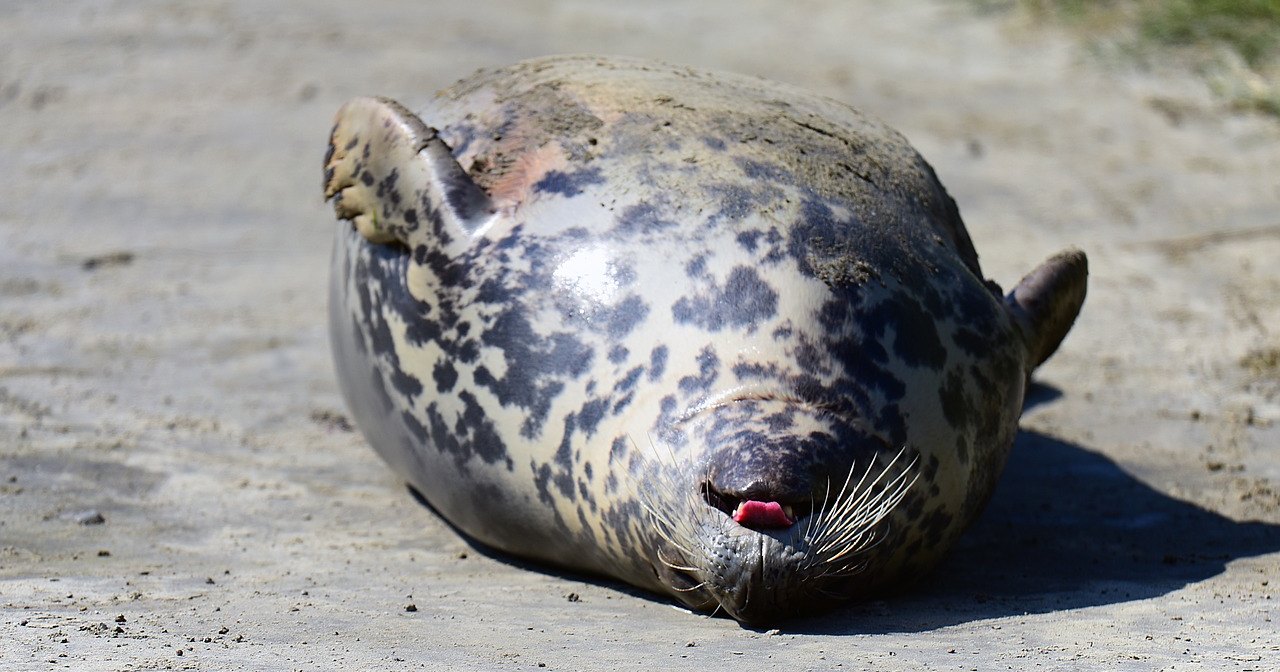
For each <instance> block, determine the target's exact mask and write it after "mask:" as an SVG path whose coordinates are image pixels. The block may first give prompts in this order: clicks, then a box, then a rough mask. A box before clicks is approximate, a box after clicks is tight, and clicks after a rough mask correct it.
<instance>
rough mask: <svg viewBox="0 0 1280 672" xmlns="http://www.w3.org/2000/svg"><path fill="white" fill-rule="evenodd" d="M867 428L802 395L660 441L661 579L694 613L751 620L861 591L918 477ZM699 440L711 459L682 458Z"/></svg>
mask: <svg viewBox="0 0 1280 672" xmlns="http://www.w3.org/2000/svg"><path fill="white" fill-rule="evenodd" d="M860 425H861V423H857V422H854V421H851V420H849V419H844V418H841V417H839V416H838V415H836V414H835V413H833V412H832V411H830V410H828V409H823V408H818V407H814V406H812V405H809V404H807V403H805V402H802V401H800V400H796V399H770V398H742V399H734V400H731V401H727V402H724V403H722V404H718V405H716V406H713V407H711V408H706V409H700V410H698V411H696V412H694V413H692V414H690V416H689V417H687V418H685V419H683V420H682V421H681V422H680V423H679V424H677V425H675V426H673V427H672V428H671V429H670V431H667V432H663V433H662V435H661V437H660V438H659V437H655V439H654V444H653V446H652V449H651V450H652V453H653V455H654V459H655V460H657V461H658V462H659V463H660V467H659V469H658V470H657V472H658V473H661V474H662V475H661V476H660V477H659V478H655V479H652V480H650V481H648V482H646V483H644V484H642V485H641V487H640V500H641V501H642V503H643V506H644V508H645V510H646V513H647V514H648V515H649V517H650V521H651V525H652V527H651V533H652V535H653V543H652V545H651V548H652V549H653V552H654V555H655V557H654V561H655V568H656V569H657V572H658V575H659V577H660V580H661V581H662V582H663V583H664V584H665V585H666V586H667V587H668V588H669V589H670V591H671V592H672V593H673V594H674V595H675V596H676V597H677V598H678V599H680V600H681V601H682V602H684V603H685V604H686V605H688V606H689V607H690V608H693V609H696V610H700V611H716V610H722V611H724V612H726V613H727V614H729V615H730V616H732V617H733V618H735V619H737V620H740V621H743V622H747V623H752V622H761V623H763V622H768V621H775V620H777V619H779V618H782V617H786V616H789V615H791V614H793V613H796V612H800V611H805V610H809V609H811V608H812V607H814V606H815V605H816V604H822V603H827V602H831V601H833V600H836V599H845V598H847V597H849V596H850V595H851V594H853V591H856V586H855V585H851V584H852V583H854V582H856V580H857V579H858V578H859V577H863V578H865V576H866V575H867V573H868V570H871V569H873V568H872V567H871V566H870V565H871V562H872V560H873V559H874V557H875V556H874V554H873V553H872V551H873V550H874V549H875V548H876V547H877V546H878V545H879V544H880V542H881V541H882V540H883V539H884V538H885V537H886V535H887V534H889V533H890V532H891V530H890V529H889V525H888V524H887V520H886V519H887V518H888V517H889V515H890V514H891V513H892V512H893V511H894V509H895V508H896V507H897V506H898V504H899V503H900V502H901V501H902V499H903V497H904V496H905V494H906V493H907V492H908V491H909V489H910V488H911V486H912V485H913V483H914V482H915V480H916V479H917V475H916V469H915V461H916V459H917V458H916V455H914V454H913V453H912V452H911V451H909V450H907V449H906V448H905V447H898V448H897V449H895V448H894V447H893V446H892V445H891V444H889V443H888V442H887V440H886V439H885V438H884V437H879V436H876V435H875V434H874V433H873V432H872V431H870V430H869V429H867V428H866V427H865V426H860ZM690 443H693V444H696V445H697V449H698V450H699V451H700V452H701V454H702V459H700V460H698V461H694V462H688V461H685V460H680V459H676V457H675V456H676V454H677V453H680V452H683V451H684V450H687V449H688V447H689V444H690ZM664 452H665V454H664ZM647 472H648V473H649V474H653V473H654V472H655V470H654V469H648V470H647Z"/></svg>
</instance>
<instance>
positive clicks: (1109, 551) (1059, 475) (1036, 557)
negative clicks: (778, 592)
mask: <svg viewBox="0 0 1280 672" xmlns="http://www.w3.org/2000/svg"><path fill="white" fill-rule="evenodd" d="M1058 396H1061V395H1060V393H1059V392H1058V391H1057V390H1056V389H1054V388H1052V387H1048V386H1044V385H1034V386H1033V387H1032V389H1030V390H1029V391H1028V395H1027V402H1026V404H1025V406H1024V409H1025V408H1031V407H1034V406H1037V405H1040V404H1043V403H1048V402H1051V401H1053V400H1054V399H1056V398H1057V397H1058ZM410 491H411V492H413V490H412V488H411V489H410ZM413 494H414V496H415V499H417V500H418V502H419V503H420V504H423V505H424V506H426V507H427V508H431V507H430V504H428V503H427V502H426V501H425V500H424V499H423V498H422V497H421V496H420V495H418V493H416V492H413ZM437 515H438V514H437ZM441 520H444V519H443V518H441ZM445 523H446V524H448V525H449V526H450V527H453V526H452V525H451V524H449V523H448V521H445ZM453 529H454V531H455V532H457V533H458V534H459V535H460V536H461V537H462V538H463V539H466V540H467V542H468V543H469V544H470V545H471V546H472V548H473V549H474V550H476V551H477V552H479V553H481V554H483V555H485V556H488V557H490V558H493V559H495V560H498V561H500V562H504V563H507V564H510V565H513V566H516V567H521V568H524V569H527V570H530V571H537V572H545V573H550V574H558V575H563V576H567V577H571V578H573V579H574V580H579V581H587V582H590V583H594V584H597V585H604V586H609V587H610V588H613V589H616V590H620V591H622V592H626V593H630V594H632V595H635V596H636V597H637V598H638V599H656V600H661V601H664V602H666V601H667V600H666V598H663V597H660V596H656V595H653V594H652V593H648V592H646V591H643V590H639V589H636V588H634V587H632V586H628V585H625V584H621V583H618V582H616V581H612V580H609V579H605V578H601V577H593V576H586V575H583V574H581V573H576V572H558V571H557V570H556V569H554V568H549V567H547V566H545V565H539V564H535V563H530V562H526V561H523V560H521V559H519V558H515V557H513V556H510V555H506V554H504V553H501V552H498V551H494V550H492V549H489V548H487V547H485V546H484V545H483V544H480V543H478V542H476V541H475V540H474V539H471V538H470V537H468V536H467V535H466V534H464V533H462V532H461V530H458V529H457V528H453ZM1276 551H1280V525H1272V524H1267V523H1259V522H1245V523H1238V522H1235V521H1232V520H1230V519H1228V518H1224V517H1223V516H1220V515H1218V514H1216V513H1214V512H1212V511H1208V510H1206V509H1202V508H1200V507H1198V506H1196V505H1194V504H1191V503H1188V502H1184V501H1181V500H1178V499H1174V498H1172V497H1169V496H1167V495H1164V494H1162V493H1160V492H1157V491H1156V490H1153V489H1152V488H1150V487H1149V486H1147V485H1146V484H1144V483H1142V482H1141V481H1139V480H1137V479H1135V478H1133V477H1132V476H1130V475H1128V474H1126V473H1125V472H1124V470H1122V469H1121V468H1120V467H1119V466H1117V465H1116V463H1114V462H1112V461H1111V460H1110V459H1108V458H1106V457H1104V456H1102V455H1101V454H1099V453H1096V452H1093V451H1091V450H1089V449H1087V448H1085V447H1083V446H1080V445H1076V444H1071V443H1067V442H1064V441H1061V440H1058V439H1056V438H1054V437H1051V436H1047V435H1045V434H1040V433H1038V432H1030V431H1023V432H1020V433H1019V434H1018V438H1017V440H1016V441H1015V443H1014V446H1013V451H1012V453H1011V455H1010V457H1009V463H1008V466H1007V467H1006V468H1005V472H1004V475H1003V476H1002V477H1001V479H1000V484H999V486H998V487H997V488H996V492H995V494H994V496H993V497H992V500H991V503H990V504H989V505H988V506H987V509H986V511H985V512H984V513H983V514H982V515H981V517H979V519H978V521H977V522H976V523H975V524H974V525H973V527H972V528H971V529H969V530H968V531H967V532H966V533H965V534H964V535H963V536H962V537H961V538H960V541H959V543H958V544H957V545H956V548H955V549H953V550H952V552H951V555H950V557H949V559H948V560H946V561H944V562H943V564H942V565H941V566H939V567H938V568H937V569H936V570H934V571H933V572H932V573H931V574H930V575H928V576H926V577H924V578H923V579H922V580H921V581H920V583H918V584H916V585H915V586H913V587H910V588H908V589H905V590H899V591H897V592H893V593H890V594H887V595H885V596H884V597H883V598H882V599H880V600H873V601H870V602H863V603H857V604H852V605H849V606H847V607H844V608H841V609H837V610H835V611H824V612H823V613H822V614H821V615H819V616H814V617H812V618H801V619H795V620H791V621H788V622H785V623H781V624H778V626H777V627H779V628H780V629H782V630H783V631H785V632H795V633H812V634H827V635H839V634H874V633H886V632H922V631H927V630H933V629H936V628H941V627H946V626H949V625H956V624H959V623H965V622H970V621H976V620H983V619H988V618H998V617H1001V616H1012V615H1020V614H1037V613H1048V612H1053V611H1058V610H1063V609H1076V608H1080V607H1091V606H1099V605H1106V604H1114V603H1120V602H1127V601H1131V600H1141V599H1146V598H1150V597H1156V596H1159V595H1164V594H1166V593H1169V592H1172V591H1175V590H1178V589H1179V588H1182V587H1184V586H1186V585H1188V584H1191V583H1195V582H1197V581H1203V580H1205V579H1208V578H1210V577H1213V576H1216V575H1218V574H1221V573H1222V572H1223V571H1224V570H1225V568H1226V565H1227V563H1229V562H1231V561H1232V560H1235V559H1238V558H1245V557H1251V556H1255V555H1262V554H1266V553H1273V552H1276Z"/></svg>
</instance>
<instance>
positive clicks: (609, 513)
mask: <svg viewBox="0 0 1280 672" xmlns="http://www.w3.org/2000/svg"><path fill="white" fill-rule="evenodd" d="M421 119H426V120H428V121H429V122H430V123H431V124H433V125H434V126H428V125H427V124H426V123H424V122H423V121H422V120H421ZM421 119H420V118H419V117H418V116H416V115H414V114H413V113H410V112H409V111H408V110H406V109H404V108H403V107H401V106H399V105H398V104H397V103H394V102H392V101H389V100H385V99H358V100H355V101H352V102H351V103H349V104H348V105H347V106H345V107H344V108H343V110H342V111H340V112H339V114H338V117H337V122H336V125H335V127H334V130H333V133H332V136H331V140H330V149H329V155H328V156H327V157H326V161H325V189H326V195H327V196H330V197H332V198H333V199H334V207H335V211H336V212H337V214H338V215H339V217H340V218H341V219H342V220H350V221H340V222H339V223H338V225H337V234H336V235H337V242H336V245H335V248H334V257H333V271H332V285H331V299H330V320H331V331H332V340H333V344H334V354H335V362H336V367H337V370H338V375H339V380H340V382H341V387H342V390H343V393H344V395H345V397H346V400H347V403H348V405H349V406H350V408H351V410H352V412H353V415H354V416H355V418H356V421H357V424H358V425H359V426H360V428H361V430H362V431H363V432H364V433H365V435H366V436H367V437H368V439H369V441H370V443H371V444H372V445H373V447H374V448H375V449H376V450H377V451H378V452H379V453H380V454H381V455H382V457H383V458H384V459H385V460H386V461H387V462H389V463H390V464H391V465H392V466H393V468H395V469H396V471H397V473H399V474H401V475H402V476H404V477H405V478H406V479H407V480H408V481H409V482H410V483H411V484H412V485H413V486H414V487H415V488H417V490H418V491H419V492H421V493H422V495H423V496H424V497H425V498H426V499H427V500H428V501H429V502H430V503H431V505H432V506H433V507H434V508H435V509H436V510H438V511H439V512H440V513H441V514H442V515H444V516H445V517H446V518H447V519H449V520H450V521H451V522H452V523H453V524H454V525H456V526H457V527H458V528H460V529H461V530H463V531H464V532H466V533H467V534H469V535H471V536H473V537H475V538H476V539H478V540H480V541H481V542H483V543H485V544H488V545H490V546H493V547H495V548H499V549H502V550H504V551H507V552H510V553H514V554H517V555H520V556H524V557H528V558H533V559H536V560H539V561H543V562H547V563H552V564H555V565H560V566H565V567H570V568H575V569H580V570H585V571H589V572H594V573H599V574H604V575H608V576H612V577H616V578H619V579H622V580H625V581H628V582H630V583H633V584H635V585H637V586H641V587H644V588H647V589H651V590H655V591H658V592H662V593H666V594H669V595H672V596H673V597H675V598H677V599H679V600H681V601H683V602H684V603H686V604H688V605H690V606H692V607H695V608H698V609H704V610H716V609H724V610H725V611H727V612H728V613H729V614H731V615H732V616H734V617H736V618H739V619H741V620H744V621H766V620H772V619H776V618H780V617H783V616H786V615H788V614H791V613H795V612H798V611H807V610H811V609H813V608H814V607H815V606H817V605H819V604H825V603H828V602H831V601H834V600H839V599H845V598H848V597H853V596H857V595H862V594H865V593H867V592H870V591H874V590H878V589H880V588H882V587H884V586H887V585H891V584H892V583H893V582H894V581H897V580H899V579H901V578H904V577H910V576H916V575H918V574H920V573H922V572H924V571H925V570H927V569H928V568H929V567H931V566H932V565H934V564H935V563H936V562H937V561H938V560H939V558H940V557H941V556H942V554H943V553H944V552H945V551H946V550H947V548H948V547H950V546H951V545H952V543H953V542H954V541H955V539H956V537H957V536H958V535H959V534H960V533H961V531H963V529H964V528H965V526H966V525H968V524H969V522H971V521H972V520H973V518H974V517H975V516H976V515H977V514H978V512H979V511H980V510H981V508H982V507H983V505H984V503H985V502H986V500H987V498H988V497H989V496H990V494H991V491H992V489H993V488H994V486H995V482H996V479H997V478H998V476H999V473H1000V471H1001V469H1002V468H1003V465H1004V462H1005V458H1006V455H1007V453H1008V450H1009V446H1010V445H1011V442H1012V440H1013V436H1014V433H1015V432H1016V428H1017V418H1018V415H1019V412H1020V408H1021V404H1022V397H1023V392H1024V386H1025V383H1026V380H1027V377H1028V375H1029V372H1030V370H1031V369H1032V368H1033V367H1034V366H1035V365H1037V364H1038V363H1039V362H1040V361H1043V359H1044V358H1045V357H1047V356H1048V355H1049V354H1050V353H1052V351H1053V350H1054V349H1055V348H1056V347H1057V344H1058V341H1060V340H1061V338H1062V337H1063V336H1064V335H1065V333H1066V330H1067V329H1068V328H1069V327H1070V324H1071V322H1072V321H1073V320H1074V318H1075V315H1076V313H1077V312H1078V310H1079V308H1080V305H1081V302H1082V301H1083V298H1084V285H1085V261H1084V256H1083V254H1081V253H1079V252H1068V253H1065V254H1063V255H1060V256H1058V257H1055V258H1054V259H1053V260H1050V261H1049V262H1048V263H1046V264H1045V265H1044V266H1042V267H1041V269H1040V270H1038V271H1037V272H1036V273H1034V274H1032V276H1028V279H1027V280H1026V281H1024V283H1023V284H1021V285H1019V287H1018V289H1016V290H1015V291H1014V292H1013V293H1011V294H1010V295H1009V297H1004V296H1002V295H1001V291H1000V289H999V287H997V286H996V285H995V284H994V283H991V282H989V281H985V280H984V279H983V276H982V272H981V269H980V268H979V265H978V258H977V254H976V253H975V251H974V249H973V245H972V243H971V242H970V240H969V237H968V234H967V232H966V231H965V228H964V224H963V223H962V222H961V220H960V216H959V213H958V211H957V209H956V206H955V204H954V202H953V201H952V200H951V198H950V197H949V196H948V195H947V194H946V192H945V191H944V189H943V188H942V186H941V185H940V184H939V183H938V181H937V179H936V177H935V175H934V173H933V170H932V169H931V168H930V167H929V165H928V164H927V163H925V161H924V160H923V159H922V158H921V157H920V156H919V155H918V154H917V153H916V152H915V151H914V150H913V149H912V148H911V147H910V145H908V143H907V142H906V140H904V139H903V138H902V137H901V136H900V135H898V134H897V133H895V132H894V131H892V130H891V129H889V128H888V127H886V126H884V125H883V124H881V123H880V122H878V121H875V120H873V119H870V118H869V117H866V116H864V115H862V114H861V113H859V112H857V111H856V110H853V109H851V108H849V107H847V106H845V105H843V104H840V103H838V102H835V101H832V100H829V99H826V98H821V97H818V96H815V95H812V94H809V93H806V92H803V91H800V90H797V89H793V88H790V87H786V86H783V85H779V84H774V83H770V82H766V81H763V80H758V79H751V78H746V77H738V76H731V75H723V74H711V73H706V72H701V71H697V70H691V69H686V68H679V67H673V66H669V65H665V64H660V63H653V62H646V61H635V60H624V59H612V58H595V57H562V58H551V59H542V60H535V61H529V62H525V63H521V64H517V65H515V66H512V67H510V68H506V69H502V70H496V71H492V72H484V71H482V72H480V73H477V74H476V75H474V76H472V77H470V78H468V79H465V80H463V81H461V82H460V83H458V84H457V85H455V86H454V87H452V88H450V89H448V90H446V91H444V92H442V93H441V94H439V96H438V97H437V98H436V99H435V100H434V101H433V102H431V103H430V104H429V106H428V107H427V109H426V110H425V111H424V112H423V113H422V115H421ZM353 223H354V225H353ZM859 476H861V478H859ZM745 500H756V501H770V502H780V503H784V504H786V505H787V507H788V509H787V510H788V511H793V512H794V513H795V515H796V517H797V519H798V520H797V522H796V524H795V525H794V526H792V527H790V528H788V529H786V530H767V529H749V528H747V527H744V526H743V525H739V524H738V523H735V522H734V521H733V519H732V518H730V516H729V512H730V511H731V510H732V507H733V506H734V504H735V503H738V502H742V501H745ZM833 556H838V557H835V559H834V560H832V559H831V558H832V557H833Z"/></svg>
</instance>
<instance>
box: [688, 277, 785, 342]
mask: <svg viewBox="0 0 1280 672" xmlns="http://www.w3.org/2000/svg"><path fill="white" fill-rule="evenodd" d="M777 310H778V294H777V292H775V291H773V288H772V287H770V286H769V283H767V282H765V281H764V280H763V279H761V278H760V275H759V274H758V273H756V271H755V269H753V268H750V267H748V266H738V267H736V268H734V269H733V270H732V271H730V272H729V277H728V279H727V280H725V284H724V288H723V289H721V288H719V287H715V286H714V285H713V286H712V288H711V290H710V291H709V292H707V293H705V294H698V295H695V296H693V297H682V298H681V299H680V300H678V301H676V303H675V305H673V306H672V307H671V314H672V317H673V318H674V319H675V321H676V322H677V323H678V324H694V325H697V326H699V327H702V328H704V329H707V330H709V331H720V330H722V329H724V328H725V327H736V328H742V327H754V326H756V325H757V324H759V323H760V322H762V321H764V320H767V319H769V318H771V317H773V316H774V315H776V314H777Z"/></svg>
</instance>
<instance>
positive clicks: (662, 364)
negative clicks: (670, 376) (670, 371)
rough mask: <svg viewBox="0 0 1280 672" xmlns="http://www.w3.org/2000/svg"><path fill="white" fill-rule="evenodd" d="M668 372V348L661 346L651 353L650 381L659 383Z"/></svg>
mask: <svg viewBox="0 0 1280 672" xmlns="http://www.w3.org/2000/svg"><path fill="white" fill-rule="evenodd" d="M666 371H667V346H665V345H659V346H658V347H656V348H654V349H653V352H650V353H649V380H650V381H657V380H658V379H659V378H662V374H663V373H666Z"/></svg>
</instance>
